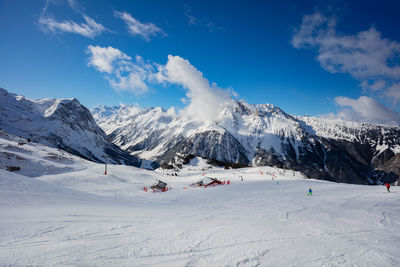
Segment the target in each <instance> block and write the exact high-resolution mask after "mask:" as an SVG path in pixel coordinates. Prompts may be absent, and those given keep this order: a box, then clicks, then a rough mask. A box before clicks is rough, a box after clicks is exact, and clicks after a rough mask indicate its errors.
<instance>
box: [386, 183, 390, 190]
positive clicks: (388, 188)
mask: <svg viewBox="0 0 400 267" xmlns="http://www.w3.org/2000/svg"><path fill="white" fill-rule="evenodd" d="M385 186H386V189H387V191H388V192H390V184H389V183H386V184H385Z"/></svg>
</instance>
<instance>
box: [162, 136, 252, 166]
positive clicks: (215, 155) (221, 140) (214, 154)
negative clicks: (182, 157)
mask: <svg viewBox="0 0 400 267" xmlns="http://www.w3.org/2000/svg"><path fill="white" fill-rule="evenodd" d="M177 153H180V154H186V155H194V156H197V157H202V158H207V159H214V160H218V161H220V162H227V163H240V164H245V165H248V164H249V163H250V161H249V160H248V159H247V157H246V155H245V149H244V147H243V146H242V145H241V144H240V143H239V142H238V141H237V140H236V139H235V138H234V137H233V136H232V135H231V134H229V133H228V132H226V131H225V132H223V133H220V132H217V131H208V132H201V133H197V134H195V135H193V136H191V137H190V138H187V139H184V140H183V141H181V142H179V143H178V144H176V145H175V146H174V147H173V148H172V149H170V150H169V151H168V152H167V153H165V154H164V155H162V156H161V157H160V158H159V159H158V161H160V162H161V163H162V164H164V163H168V162H170V161H171V160H172V159H173V158H174V157H175V155H176V154H177Z"/></svg>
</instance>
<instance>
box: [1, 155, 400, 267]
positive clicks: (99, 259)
mask: <svg viewBox="0 0 400 267" xmlns="http://www.w3.org/2000/svg"><path fill="white" fill-rule="evenodd" d="M69 159H70V160H73V159H74V158H73V157H70V158H69ZM192 163H193V164H192V165H190V166H185V168H184V169H183V170H182V171H181V172H179V173H178V174H179V176H171V175H167V174H166V173H164V174H163V172H162V170H160V171H148V170H143V169H139V168H135V167H129V166H118V165H115V166H114V165H110V166H108V172H109V174H108V175H104V165H100V164H96V163H92V162H85V163H82V162H81V161H76V162H75V164H76V166H75V167H73V166H71V162H68V164H69V166H70V169H69V170H68V171H67V172H63V173H54V172H52V173H49V174H44V175H41V176H37V177H36V178H30V177H27V176H22V175H18V174H16V173H11V172H7V171H5V170H1V169H0V214H1V216H0V265H12V266H26V265H34V266H36V265H39V266H56V265H64V266H65V265H74V266H255V265H261V266H343V265H344V266H399V265H400V259H399V257H398V248H399V247H400V232H399V229H400V205H399V204H400V194H399V193H398V191H397V190H398V189H397V188H393V190H392V191H393V192H392V193H387V192H385V191H386V189H385V188H384V187H383V186H360V185H350V184H336V183H330V182H325V181H318V180H312V179H304V178H302V177H301V175H300V174H299V173H295V175H296V176H293V172H292V171H286V173H285V175H284V174H283V173H282V170H277V169H273V168H266V167H260V168H248V169H240V170H224V169H219V168H212V169H207V168H208V165H207V164H205V162H204V161H202V160H201V159H198V158H196V159H193V160H192ZM202 169H204V170H206V171H204V170H202ZM261 172H263V174H262V175H261ZM273 172H275V174H276V178H275V179H274V180H272V175H271V174H272V173H273ZM279 172H281V173H279ZM170 173H172V172H170ZM203 173H205V176H207V175H209V176H212V177H217V178H220V179H222V180H226V181H227V180H229V181H230V185H224V186H216V187H210V188H207V189H204V188H190V187H188V189H183V188H184V187H187V185H188V184H190V183H193V182H196V181H197V180H199V179H201V178H202V177H203ZM241 176H243V181H241ZM156 179H161V180H162V181H165V182H167V183H168V185H169V186H170V187H172V189H171V190H169V191H168V192H164V193H152V192H151V191H149V192H147V193H146V192H144V191H143V187H144V186H149V185H151V184H152V183H153V182H155V180H156ZM277 182H278V183H277ZM309 187H311V188H312V189H313V196H311V197H308V196H307V191H308V188H309Z"/></svg>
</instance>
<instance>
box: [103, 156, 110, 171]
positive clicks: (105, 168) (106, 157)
mask: <svg viewBox="0 0 400 267" xmlns="http://www.w3.org/2000/svg"><path fill="white" fill-rule="evenodd" d="M104 158H105V159H106V165H105V166H104V175H107V161H108V158H109V157H108V156H104Z"/></svg>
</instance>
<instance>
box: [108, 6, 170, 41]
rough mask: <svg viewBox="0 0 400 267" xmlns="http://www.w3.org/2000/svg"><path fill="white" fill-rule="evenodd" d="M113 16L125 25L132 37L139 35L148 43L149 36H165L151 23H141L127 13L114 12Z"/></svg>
mask: <svg viewBox="0 0 400 267" xmlns="http://www.w3.org/2000/svg"><path fill="white" fill-rule="evenodd" d="M114 14H115V16H116V17H118V18H120V19H122V20H123V21H124V22H125V23H126V25H127V26H128V31H129V33H130V34H131V35H133V36H136V35H139V36H141V37H142V38H143V39H145V40H146V41H149V40H150V36H157V35H162V36H165V35H166V34H165V33H164V31H163V30H161V29H160V28H159V27H157V26H156V25H154V24H153V23H150V22H148V23H141V22H140V21H139V20H137V19H135V18H134V17H132V16H131V15H130V14H129V13H127V12H118V11H115V12H114Z"/></svg>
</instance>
